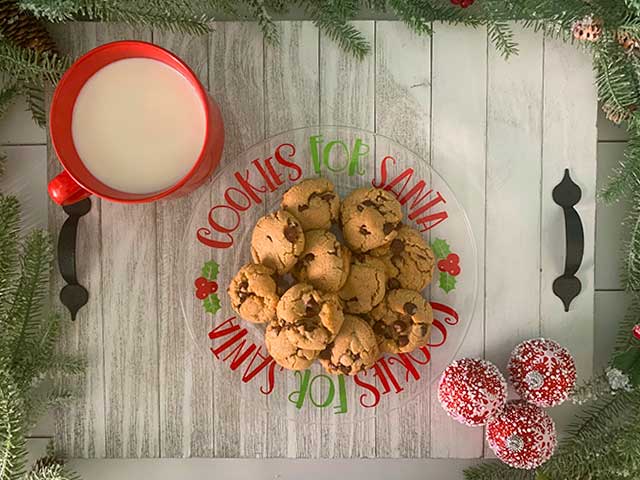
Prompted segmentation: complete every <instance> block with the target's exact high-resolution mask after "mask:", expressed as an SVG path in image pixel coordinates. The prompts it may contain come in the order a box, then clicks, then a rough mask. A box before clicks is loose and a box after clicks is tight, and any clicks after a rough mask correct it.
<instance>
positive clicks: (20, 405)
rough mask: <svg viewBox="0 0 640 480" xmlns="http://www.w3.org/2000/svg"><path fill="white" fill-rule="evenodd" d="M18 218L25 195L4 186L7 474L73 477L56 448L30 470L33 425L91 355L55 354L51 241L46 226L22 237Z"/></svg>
mask: <svg viewBox="0 0 640 480" xmlns="http://www.w3.org/2000/svg"><path fill="white" fill-rule="evenodd" d="M0 166H1V161H0ZM0 173H1V172H0ZM19 224H20V211H19V205H18V201H17V200H16V199H15V198H14V197H10V196H5V195H2V194H1V193H0V332H2V335H0V479H2V480H5V479H6V480H18V479H25V480H65V479H74V478H77V477H76V476H75V475H74V474H73V473H71V472H69V471H68V470H67V469H66V468H65V466H64V464H63V462H62V460H61V459H60V458H59V456H57V455H55V454H54V453H53V451H52V450H49V453H48V454H47V456H46V457H45V458H43V459H41V460H40V461H38V462H36V464H35V465H34V467H33V468H31V469H30V470H27V465H26V463H27V462H26V459H27V447H26V443H27V442H26V436H27V434H28V433H29V430H30V429H31V428H32V427H33V425H34V423H35V421H36V420H37V419H38V417H39V416H40V415H41V414H42V413H44V412H45V411H46V410H47V409H48V408H50V407H54V406H60V405H63V404H64V403H65V402H67V401H68V400H69V399H70V398H71V396H72V392H70V391H68V390H65V389H63V388H60V387H59V386H57V385H58V384H59V383H60V382H59V381H58V380H59V379H60V377H61V376H63V375H75V374H78V373H80V372H82V371H83V370H84V362H83V361H82V360H80V359H76V358H72V357H67V356H61V355H59V354H56V353H55V344H56V341H57V339H58V336H59V332H60V328H61V318H60V317H59V316H58V315H57V314H55V313H51V312H46V311H45V310H44V304H45V298H46V296H47V294H48V282H49V274H50V267H51V261H52V249H51V241H50V239H49V236H48V234H47V233H45V232H43V231H40V230H35V231H32V232H30V233H29V234H27V236H26V237H25V238H21V236H20V229H19Z"/></svg>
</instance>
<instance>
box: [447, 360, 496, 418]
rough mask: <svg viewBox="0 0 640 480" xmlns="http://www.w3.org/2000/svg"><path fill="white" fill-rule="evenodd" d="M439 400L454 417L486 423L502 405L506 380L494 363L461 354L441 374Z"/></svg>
mask: <svg viewBox="0 0 640 480" xmlns="http://www.w3.org/2000/svg"><path fill="white" fill-rule="evenodd" d="M438 400H439V401H440V404H441V405H442V408H444V410H445V411H446V412H447V414H448V415H449V416H450V417H451V418H453V419H454V420H457V421H458V422H460V423H462V424H464V425H468V426H470V427H476V426H479V425H485V424H486V423H487V422H488V421H489V420H491V419H492V418H495V417H496V416H497V415H498V414H499V413H500V411H501V410H502V408H503V407H504V404H505V402H506V400H507V383H506V382H505V380H504V377H503V376H502V374H501V373H500V370H498V367H496V366H495V365H494V364H492V363H490V362H487V361H485V360H480V359H474V358H462V359H460V360H456V361H455V362H453V363H452V364H451V365H449V366H448V367H447V368H446V370H445V371H444V373H443V374H442V377H441V378H440V383H439V384H438Z"/></svg>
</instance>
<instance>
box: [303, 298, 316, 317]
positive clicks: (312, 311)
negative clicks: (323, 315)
mask: <svg viewBox="0 0 640 480" xmlns="http://www.w3.org/2000/svg"><path fill="white" fill-rule="evenodd" d="M305 307H306V308H305V312H304V315H305V317H315V316H316V315H318V314H319V313H320V305H318V302H316V300H315V299H314V298H313V297H311V298H310V299H309V300H307V303H306V304H305Z"/></svg>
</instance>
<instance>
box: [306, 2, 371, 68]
mask: <svg viewBox="0 0 640 480" xmlns="http://www.w3.org/2000/svg"><path fill="white" fill-rule="evenodd" d="M335 1H340V0H321V1H317V0H303V1H301V2H300V3H301V6H302V7H303V8H304V9H305V11H306V13H307V14H308V15H309V16H311V18H313V23H314V24H315V25H316V26H317V27H318V28H319V29H320V30H321V31H322V32H324V33H325V34H326V35H327V36H328V37H329V38H330V39H332V40H333V41H334V42H336V43H337V44H338V45H339V46H340V48H342V49H343V50H345V51H346V52H348V53H351V54H352V55H354V56H355V57H356V58H358V59H362V58H364V57H365V56H366V55H367V54H368V53H369V52H370V50H371V46H370V45H369V42H368V41H367V39H366V38H365V37H364V35H363V34H362V32H360V30H358V29H357V28H356V27H354V26H353V25H352V24H350V23H347V21H346V19H345V18H343V17H340V16H339V15H336V14H335V13H334V11H333V10H331V9H330V7H331V6H332V4H333V2H335Z"/></svg>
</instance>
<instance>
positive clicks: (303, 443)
mask: <svg viewBox="0 0 640 480" xmlns="http://www.w3.org/2000/svg"><path fill="white" fill-rule="evenodd" d="M278 28H279V32H280V43H279V44H278V45H265V57H264V59H265V61H264V69H265V86H264V87H265V128H266V135H267V137H269V136H272V135H275V134H277V133H279V132H283V131H286V130H290V129H293V128H298V127H304V126H308V125H317V124H319V123H320V104H319V95H320V78H319V70H318V52H319V41H320V36H319V32H318V29H317V28H316V27H315V26H314V25H313V23H312V22H284V23H279V24H278ZM287 381H288V382H289V381H291V385H289V384H288V385H287V387H288V388H287V389H281V390H280V391H278V392H274V393H273V394H272V395H271V396H276V395H278V397H277V398H274V399H272V400H273V401H274V402H278V403H281V404H289V405H288V412H287V413H291V414H292V415H298V416H299V418H298V421H295V422H294V421H291V420H287V419H284V418H282V417H276V416H269V417H267V424H268V425H269V424H271V425H272V426H270V427H269V430H270V431H272V430H275V432H281V431H282V429H283V428H284V430H285V433H286V436H285V439H286V444H284V445H282V444H276V443H275V442H273V441H272V440H271V439H269V441H268V442H267V448H268V454H269V456H277V457H280V456H286V457H293V458H314V457H315V458H317V457H319V456H320V429H319V428H318V423H319V422H320V410H318V409H304V410H303V411H302V412H300V413H298V412H296V411H295V408H294V406H293V405H292V404H290V402H288V401H287V400H286V399H284V397H286V392H288V391H292V390H293V389H294V385H293V384H292V382H293V379H292V377H287ZM270 401H271V400H270ZM283 447H285V448H283Z"/></svg>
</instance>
